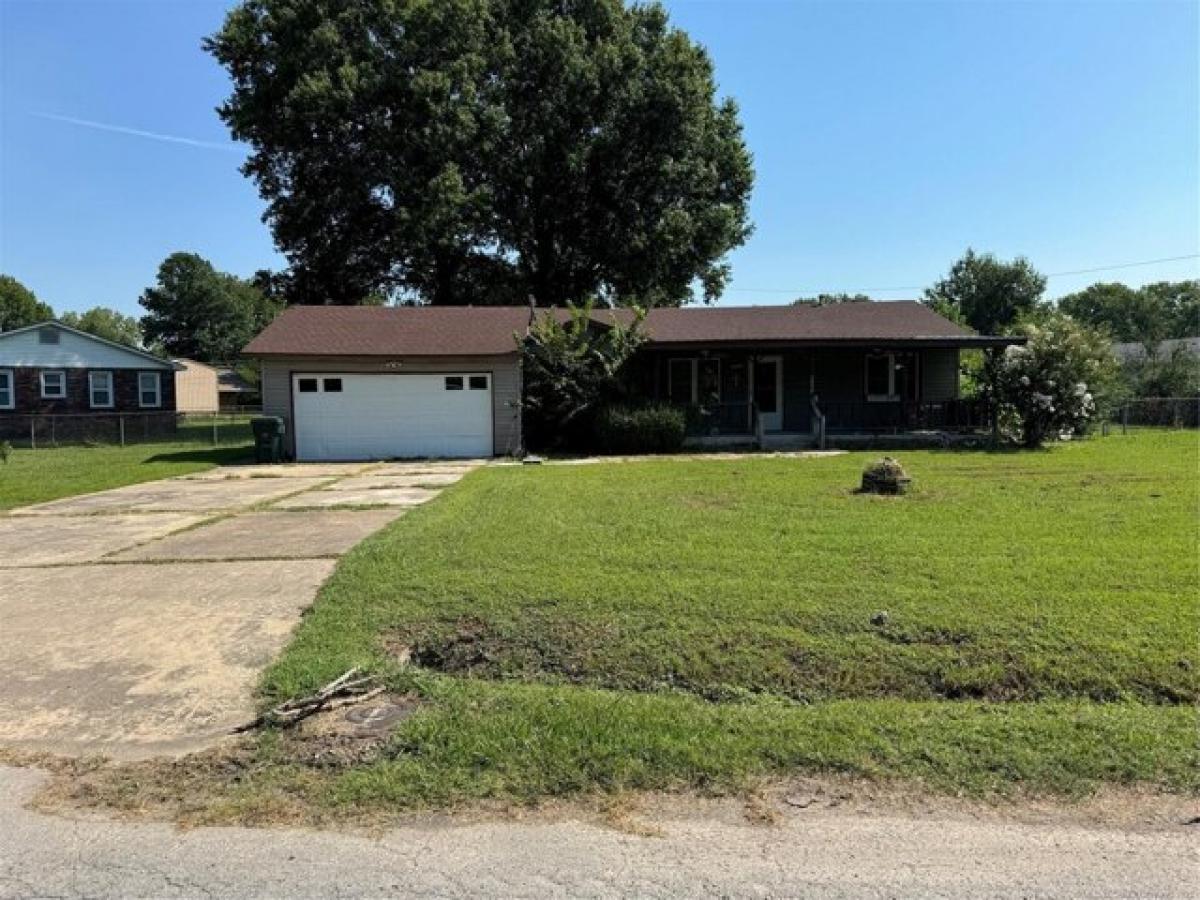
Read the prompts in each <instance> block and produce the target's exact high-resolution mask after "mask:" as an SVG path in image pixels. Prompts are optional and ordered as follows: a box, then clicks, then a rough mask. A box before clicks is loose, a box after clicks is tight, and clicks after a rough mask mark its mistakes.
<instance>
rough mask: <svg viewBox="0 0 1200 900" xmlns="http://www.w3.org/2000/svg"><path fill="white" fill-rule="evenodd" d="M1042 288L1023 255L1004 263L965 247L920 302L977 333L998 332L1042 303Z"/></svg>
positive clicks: (1042, 278)
mask: <svg viewBox="0 0 1200 900" xmlns="http://www.w3.org/2000/svg"><path fill="white" fill-rule="evenodd" d="M1045 289H1046V279H1045V278H1044V277H1043V276H1042V275H1041V274H1040V273H1039V272H1038V271H1037V270H1036V269H1034V267H1033V266H1032V265H1030V263H1029V260H1027V259H1025V258H1024V257H1022V256H1018V257H1017V258H1016V259H1014V260H1013V261H1012V262H1004V261H1003V260H1000V259H997V258H996V257H995V256H994V255H993V254H991V253H976V252H975V251H974V250H971V249H968V250H967V252H966V253H965V254H964V255H963V257H962V258H961V259H960V260H958V261H957V262H956V263H954V265H953V266H951V267H950V272H949V274H948V275H947V276H946V277H945V278H943V279H941V280H940V281H938V282H937V283H936V284H935V285H934V286H933V287H931V288H928V289H927V290H926V291H925V298H924V301H923V302H924V303H925V304H926V305H927V306H929V307H931V308H932V309H934V310H936V311H937V312H939V313H942V314H943V315H945V316H947V317H948V318H950V319H953V320H954V321H956V322H961V323H963V324H964V325H967V326H969V327H971V328H973V329H975V330H976V331H977V332H979V333H980V334H1001V333H1003V332H1004V331H1007V330H1009V329H1011V328H1012V327H1013V326H1014V325H1015V324H1016V323H1017V322H1018V320H1019V319H1020V318H1021V317H1022V315H1023V314H1026V313H1028V312H1031V311H1032V310H1033V309H1034V308H1035V307H1036V306H1037V305H1038V304H1039V303H1040V302H1041V298H1042V292H1043V291H1044V290H1045Z"/></svg>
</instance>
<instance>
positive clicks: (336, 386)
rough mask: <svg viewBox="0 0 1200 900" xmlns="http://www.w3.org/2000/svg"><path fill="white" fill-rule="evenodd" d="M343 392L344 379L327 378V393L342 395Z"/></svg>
mask: <svg viewBox="0 0 1200 900" xmlns="http://www.w3.org/2000/svg"><path fill="white" fill-rule="evenodd" d="M341 392H342V379H340V378H326V379H325V393H327V394H340V393H341Z"/></svg>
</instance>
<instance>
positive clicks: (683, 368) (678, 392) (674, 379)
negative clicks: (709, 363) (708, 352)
mask: <svg viewBox="0 0 1200 900" xmlns="http://www.w3.org/2000/svg"><path fill="white" fill-rule="evenodd" d="M667 398H668V399H669V400H670V401H671V402H672V403H674V404H676V405H678V406H687V405H689V404H691V403H695V402H696V360H695V359H673V360H671V361H670V362H669V363H667Z"/></svg>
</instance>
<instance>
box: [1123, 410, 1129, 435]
mask: <svg viewBox="0 0 1200 900" xmlns="http://www.w3.org/2000/svg"><path fill="white" fill-rule="evenodd" d="M1121 434H1129V404H1128V403H1126V404H1125V405H1124V406H1122V407H1121Z"/></svg>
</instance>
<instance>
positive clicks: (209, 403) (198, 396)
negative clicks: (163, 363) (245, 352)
mask: <svg viewBox="0 0 1200 900" xmlns="http://www.w3.org/2000/svg"><path fill="white" fill-rule="evenodd" d="M174 362H175V364H176V365H177V366H178V367H179V368H178V370H177V371H176V372H175V397H176V403H177V405H178V409H179V411H180V412H186V413H202V412H207V413H211V412H217V411H220V412H239V411H241V410H244V409H247V408H249V407H256V406H258V390H257V388H255V387H254V385H252V384H250V383H249V382H247V381H246V379H244V378H242V376H241V375H239V374H238V373H237V372H236V371H235V370H234V369H231V368H228V367H226V366H209V365H206V364H204V363H202V362H197V361H196V360H194V359H177V360H175V361H174Z"/></svg>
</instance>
